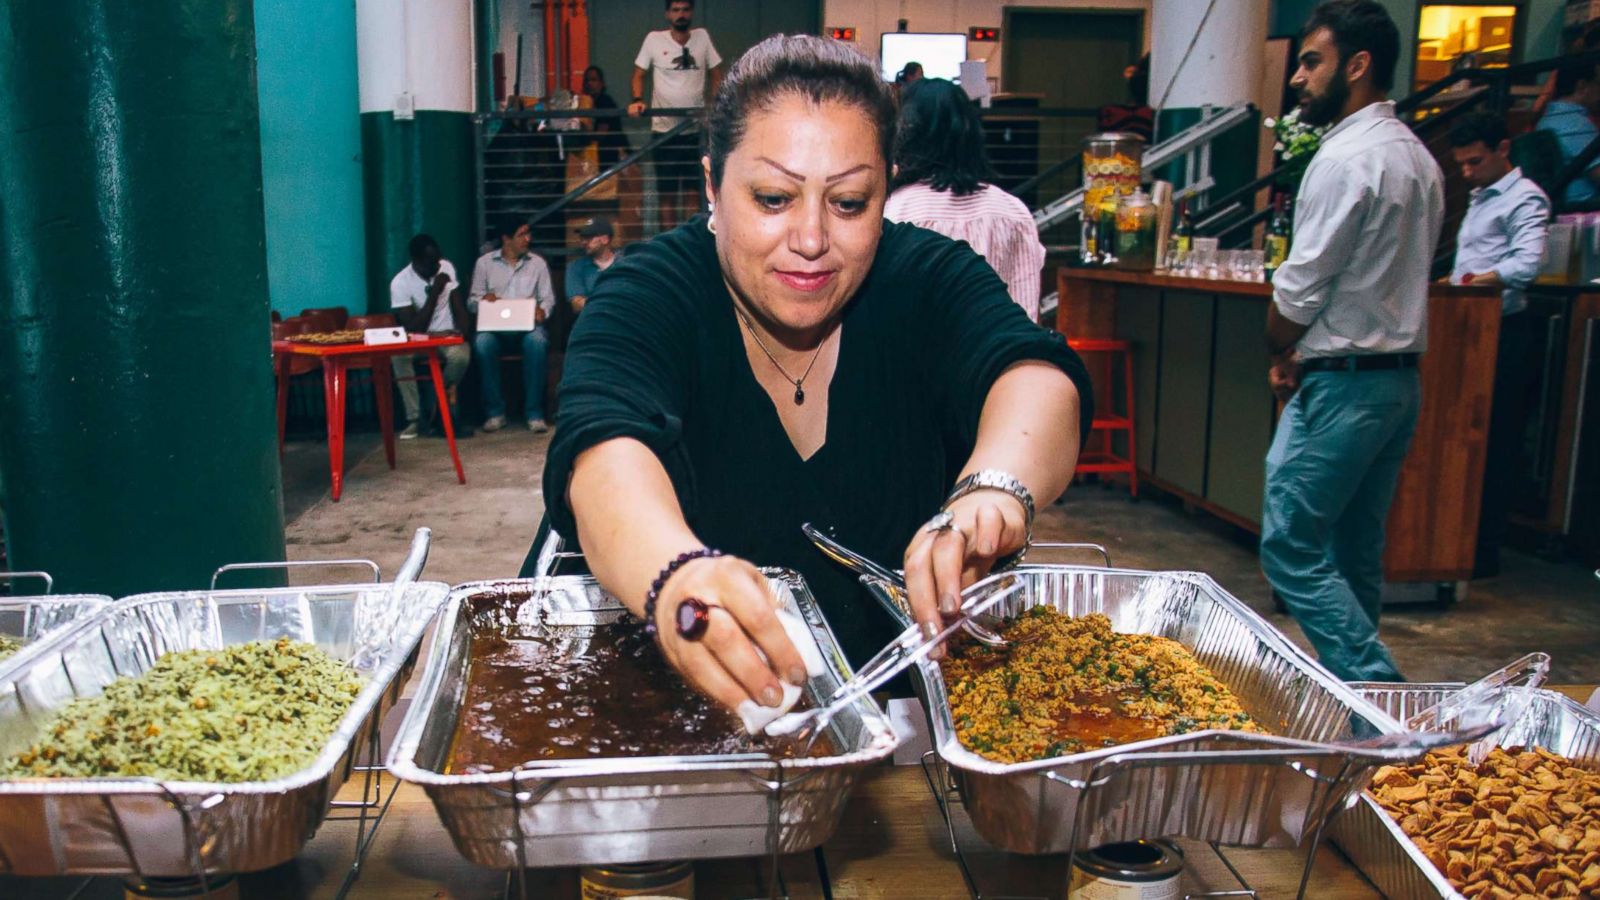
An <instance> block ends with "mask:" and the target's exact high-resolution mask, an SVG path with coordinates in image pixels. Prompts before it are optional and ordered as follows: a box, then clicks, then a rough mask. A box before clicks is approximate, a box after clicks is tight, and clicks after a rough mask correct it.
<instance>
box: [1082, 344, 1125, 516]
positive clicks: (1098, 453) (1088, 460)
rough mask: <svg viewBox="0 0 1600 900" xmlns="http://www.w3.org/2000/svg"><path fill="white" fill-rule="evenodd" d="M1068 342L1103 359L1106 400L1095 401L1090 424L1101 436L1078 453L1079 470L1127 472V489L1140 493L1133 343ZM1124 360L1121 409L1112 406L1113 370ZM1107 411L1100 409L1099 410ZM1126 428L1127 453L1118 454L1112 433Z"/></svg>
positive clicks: (1094, 434)
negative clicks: (1134, 409)
mask: <svg viewBox="0 0 1600 900" xmlns="http://www.w3.org/2000/svg"><path fill="white" fill-rule="evenodd" d="M1067 346H1069V347H1071V348H1072V349H1073V350H1076V351H1077V352H1078V353H1080V354H1084V355H1085V356H1090V355H1092V356H1099V357H1101V358H1102V359H1103V360H1104V367H1103V368H1104V373H1105V377H1104V380H1102V381H1100V382H1099V383H1100V384H1103V385H1105V389H1106V391H1105V402H1104V403H1102V402H1099V401H1098V400H1097V401H1096V403H1095V408H1096V411H1097V412H1096V415H1095V417H1094V422H1093V424H1092V425H1091V426H1090V434H1091V436H1092V437H1094V436H1097V437H1098V443H1095V442H1093V441H1092V442H1091V444H1090V447H1092V448H1093V449H1086V450H1084V451H1083V453H1082V454H1080V455H1079V456H1078V468H1077V469H1076V470H1075V473H1076V474H1079V475H1084V474H1089V473H1098V474H1125V475H1127V476H1128V493H1129V495H1131V496H1133V497H1138V496H1139V467H1138V462H1137V460H1138V458H1139V454H1138V450H1137V447H1138V443H1137V439H1136V436H1135V433H1134V432H1135V429H1134V417H1133V346H1132V344H1131V343H1129V342H1128V341H1121V340H1111V339H1107V338H1068V339H1067ZM1119 358H1120V360H1121V362H1122V394H1123V398H1122V411H1121V412H1120V413H1118V412H1113V411H1112V410H1111V403H1110V400H1111V398H1112V393H1111V384H1112V378H1111V376H1112V373H1113V372H1114V371H1115V370H1116V365H1117V362H1118V359H1119ZM1102 409H1103V410H1105V412H1099V410H1102ZM1119 431H1120V432H1124V433H1126V434H1127V436H1128V455H1127V456H1118V455H1117V453H1116V445H1115V444H1114V443H1113V439H1112V438H1113V435H1115V434H1116V433H1117V432H1119Z"/></svg>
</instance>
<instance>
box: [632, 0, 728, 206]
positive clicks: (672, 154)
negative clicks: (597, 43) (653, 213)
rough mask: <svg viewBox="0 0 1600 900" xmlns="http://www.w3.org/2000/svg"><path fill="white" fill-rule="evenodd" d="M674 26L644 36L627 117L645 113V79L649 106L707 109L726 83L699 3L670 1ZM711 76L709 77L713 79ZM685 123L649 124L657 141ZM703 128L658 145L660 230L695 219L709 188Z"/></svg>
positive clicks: (664, 119) (667, 119)
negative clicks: (699, 20) (697, 19)
mask: <svg viewBox="0 0 1600 900" xmlns="http://www.w3.org/2000/svg"><path fill="white" fill-rule="evenodd" d="M666 15H667V22H668V23H669V24H670V25H671V26H672V27H671V28H667V29H664V30H662V31H652V32H650V33H649V34H647V35H645V36H644V43H643V44H641V45H640V46H639V54H638V56H636V57H635V58H634V60H633V102H631V103H629V104H628V115H630V116H639V115H643V114H644V110H645V102H644V78H645V75H649V76H650V105H651V106H653V107H661V108H664V109H674V108H677V109H685V108H690V107H693V108H696V109H699V108H703V107H705V106H706V104H707V100H708V98H710V97H714V96H716V93H717V85H718V84H720V83H721V82H722V68H721V66H722V55H721V54H720V53H718V52H717V48H716V47H715V46H714V45H713V44H712V43H711V35H710V34H708V33H707V32H706V30H705V29H704V28H691V27H690V26H691V25H693V23H694V0H666ZM708 75H709V77H708ZM682 121H683V120H682V119H680V118H677V117H673V116H656V117H655V118H653V119H651V120H650V131H651V135H652V137H654V136H656V135H659V134H661V133H662V132H666V131H671V130H672V129H673V128H674V127H676V126H677V125H678V123H679V122H682ZM700 156H701V152H700V129H699V127H698V126H694V125H691V126H690V127H689V128H688V129H686V130H684V131H683V132H682V133H680V134H677V135H675V136H673V137H671V138H668V139H667V142H666V143H665V144H662V145H661V146H660V147H657V148H656V150H655V155H654V159H653V160H652V161H653V163H654V165H655V185H656V196H657V198H658V199H657V202H658V203H659V204H660V209H661V230H662V231H666V230H667V229H669V228H672V227H674V226H676V225H677V224H678V223H679V222H682V221H684V220H686V219H688V218H689V217H690V216H692V215H694V212H695V210H697V209H699V206H700V197H701V196H702V195H704V193H705V189H704V187H703V186H702V185H701V183H700Z"/></svg>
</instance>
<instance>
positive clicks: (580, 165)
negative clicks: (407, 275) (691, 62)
mask: <svg viewBox="0 0 1600 900" xmlns="http://www.w3.org/2000/svg"><path fill="white" fill-rule="evenodd" d="M702 112H703V111H702V110H691V109H674V110H651V111H648V112H647V113H646V114H645V116H643V117H639V118H634V117H630V116H628V115H627V114H626V112H625V111H623V110H619V109H603V110H560V111H556V110H525V111H519V112H508V113H495V114H487V115H479V116H475V117H474V119H473V122H474V129H475V140H476V162H475V165H476V171H477V210H478V236H479V240H486V239H487V238H488V235H489V233H490V228H491V226H492V225H493V223H494V222H495V221H496V220H497V219H498V218H500V217H504V216H512V217H515V218H516V219H518V220H520V221H526V222H529V223H530V224H531V226H532V231H533V240H532V249H533V250H534V251H535V252H537V253H539V254H540V255H541V256H544V257H546V258H547V259H549V260H550V261H551V263H552V264H553V265H559V264H560V262H561V260H562V259H563V258H565V257H568V256H571V255H573V254H575V253H576V252H577V249H576V241H575V238H574V236H573V230H574V228H575V227H576V226H577V225H578V224H579V223H582V222H585V221H587V220H588V219H589V218H592V217H594V216H604V217H606V218H608V219H610V220H611V222H612V227H613V231H614V233H615V240H616V242H617V243H618V244H619V245H626V244H629V243H633V242H636V241H640V240H645V239H648V238H650V237H653V236H654V235H656V234H659V233H660V232H662V231H664V230H667V229H668V228H671V227H673V226H675V225H677V224H678V223H680V222H682V221H684V220H686V219H687V218H689V217H690V216H692V215H694V214H695V213H697V212H699V211H700V210H701V209H703V208H704V187H703V184H702V180H701V163H700V157H701V154H702V151H703V145H702V144H701V143H700V141H701V135H702V132H701V131H700V130H699V129H698V127H697V125H696V123H697V121H698V119H697V117H698V115H699V114H701V113H702ZM1097 114H1098V111H1097V110H1095V109H1090V108H1055V109H1009V108H995V109H989V110H985V111H984V112H983V113H982V119H983V123H984V130H985V141H986V145H987V151H988V157H989V161H990V165H991V166H992V168H993V169H994V172H995V177H994V183H995V184H996V185H997V186H999V187H1000V188H1002V189H1003V190H1006V191H1008V192H1010V193H1012V194H1014V195H1016V196H1018V197H1019V198H1021V199H1022V201H1023V202H1024V203H1026V204H1028V206H1029V208H1033V207H1036V206H1038V205H1039V202H1040V200H1041V199H1048V198H1050V197H1056V196H1060V195H1061V194H1064V193H1067V192H1069V191H1071V190H1072V189H1074V188H1076V187H1077V186H1078V185H1079V183H1080V181H1081V178H1082V176H1081V172H1080V166H1081V163H1080V157H1081V152H1080V151H1081V148H1082V146H1083V139H1084V138H1085V137H1087V136H1088V135H1090V134H1092V133H1094V132H1095V131H1096V130H1097V127H1096V121H1097ZM664 118H665V119H681V121H677V122H675V123H674V124H672V126H671V127H669V128H667V129H666V130H664V131H655V130H653V127H652V123H653V122H654V121H656V120H658V119H664ZM1065 234H1066V231H1065V229H1062V235H1063V236H1065ZM1072 237H1073V239H1074V240H1076V235H1075V234H1074V235H1072ZM1046 240H1047V243H1048V242H1049V240H1050V237H1049V236H1048V235H1047V237H1046Z"/></svg>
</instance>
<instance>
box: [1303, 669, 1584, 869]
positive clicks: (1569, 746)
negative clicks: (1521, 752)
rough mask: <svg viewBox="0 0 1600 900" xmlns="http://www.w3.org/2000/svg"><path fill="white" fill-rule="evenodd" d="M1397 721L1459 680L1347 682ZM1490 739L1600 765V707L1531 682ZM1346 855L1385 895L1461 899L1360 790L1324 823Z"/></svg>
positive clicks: (1451, 688)
mask: <svg viewBox="0 0 1600 900" xmlns="http://www.w3.org/2000/svg"><path fill="white" fill-rule="evenodd" d="M1351 687H1352V688H1355V689H1357V690H1359V691H1361V693H1362V694H1363V695H1365V696H1366V697H1367V698H1368V699H1369V700H1371V701H1372V702H1373V703H1374V704H1376V705H1377V706H1378V707H1379V708H1381V709H1383V710H1384V711H1385V712H1387V713H1388V714H1389V715H1391V716H1393V717H1394V718H1395V719H1396V720H1398V721H1402V722H1403V721H1405V720H1406V719H1408V718H1410V717H1411V716H1413V715H1415V714H1417V713H1419V712H1422V711H1423V710H1426V709H1429V708H1431V707H1433V706H1435V705H1437V704H1438V703H1439V701H1441V700H1443V699H1444V698H1445V697H1447V696H1449V695H1450V694H1452V693H1454V692H1455V691H1457V690H1459V689H1460V688H1461V687H1462V686H1461V685H1459V684H1352V685H1351ZM1488 740H1489V742H1490V744H1491V745H1493V746H1500V747H1543V748H1544V749H1546V750H1548V751H1550V752H1551V753H1559V754H1560V755H1562V756H1565V757H1567V758H1568V759H1570V760H1572V761H1573V764H1574V765H1576V766H1578V767H1579V768H1583V769H1588V770H1590V771H1600V714H1596V713H1595V712H1594V711H1593V710H1591V709H1588V708H1586V707H1584V706H1582V705H1581V704H1579V703H1576V702H1574V701H1573V700H1572V699H1571V698H1569V697H1567V696H1565V695H1563V694H1559V693H1557V692H1555V691H1546V690H1537V691H1534V692H1533V700H1532V702H1531V703H1529V705H1528V709H1527V710H1526V711H1525V712H1524V713H1523V714H1522V716H1521V717H1520V718H1519V719H1517V721H1516V722H1514V723H1512V724H1511V725H1509V726H1507V727H1506V729H1505V730H1504V731H1502V732H1500V733H1499V734H1497V735H1494V736H1492V737H1490V738H1489V739H1488ZM1329 834H1330V837H1331V838H1332V839H1333V841H1334V843H1336V844H1338V845H1339V849H1341V850H1343V851H1344V853H1345V855H1346V856H1348V857H1350V861H1351V862H1353V863H1355V865H1356V867H1357V868H1359V869H1360V870H1361V873H1362V874H1363V875H1366V876H1367V878H1368V879H1369V880H1371V881H1372V883H1373V884H1375V885H1377V887H1378V890H1380V891H1382V892H1383V893H1384V895H1385V896H1387V897H1388V898H1389V900H1422V898H1429V900H1434V898H1449V900H1463V898H1462V895H1461V894H1460V893H1458V892H1457V891H1456V889H1455V888H1453V887H1451V885H1450V881H1449V879H1447V878H1445V877H1444V873H1443V872H1440V871H1439V870H1438V869H1437V868H1435V867H1434V865H1433V863H1431V862H1429V861H1428V858H1427V857H1426V856H1423V855H1422V851H1421V850H1418V849H1417V845H1416V844H1413V843H1412V842H1411V839H1410V838H1408V837H1406V834H1405V832H1403V831H1401V830H1400V826H1399V824H1398V823H1396V822H1395V821H1394V820H1393V819H1391V818H1389V815H1388V813H1385V812H1384V811H1383V807H1381V806H1379V805H1378V802H1377V801H1376V800H1374V799H1372V797H1370V796H1368V795H1367V794H1366V793H1364V792H1363V793H1362V795H1361V796H1360V798H1359V799H1358V800H1357V802H1356V803H1355V805H1354V806H1353V807H1352V808H1351V809H1350V810H1349V811H1348V812H1346V813H1345V814H1344V815H1342V816H1340V817H1339V818H1337V819H1335V820H1334V822H1333V825H1332V827H1331V828H1330V831H1329Z"/></svg>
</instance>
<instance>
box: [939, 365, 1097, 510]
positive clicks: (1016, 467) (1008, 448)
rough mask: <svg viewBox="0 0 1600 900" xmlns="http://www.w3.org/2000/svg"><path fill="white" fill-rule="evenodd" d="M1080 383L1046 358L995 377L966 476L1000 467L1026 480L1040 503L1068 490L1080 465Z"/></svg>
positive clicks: (1029, 488)
mask: <svg viewBox="0 0 1600 900" xmlns="http://www.w3.org/2000/svg"><path fill="white" fill-rule="evenodd" d="M1079 409H1080V407H1079V398H1078V388H1077V386H1076V385H1074V384H1073V383H1072V379H1071V378H1068V377H1067V375H1066V373H1065V372H1062V371H1061V370H1060V369H1058V368H1056V367H1055V366H1053V365H1050V364H1049V363H1045V362H1033V361H1030V362H1020V363H1017V364H1016V365H1013V366H1011V367H1010V368H1008V369H1006V370H1005V372H1003V373H1001V375H1000V377H999V378H997V379H995V382H994V386H993V387H991V388H990V389H989V396H988V397H987V398H986V399H985V400H984V403H983V413H982V415H981V417H980V418H979V419H978V441H977V444H976V445H975V446H974V447H973V449H972V456H971V457H969V458H968V459H967V464H966V466H965V467H964V468H963V469H962V470H961V474H962V476H966V475H970V474H971V473H973V472H978V471H981V470H983V469H999V470H1001V471H1004V472H1009V473H1010V474H1011V475H1013V476H1014V477H1016V478H1017V479H1018V480H1020V481H1021V482H1022V483H1023V484H1025V485H1027V487H1028V491H1029V492H1030V493H1032V494H1033V498H1034V502H1035V503H1036V504H1038V505H1039V506H1041V507H1042V506H1044V505H1045V504H1047V503H1051V502H1053V501H1054V500H1055V499H1056V498H1057V497H1059V496H1061V493H1062V492H1063V491H1065V490H1066V489H1067V485H1068V483H1070V482H1071V481H1072V472H1073V469H1075V468H1076V467H1077V465H1078V444H1079V427H1078V416H1079Z"/></svg>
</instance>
